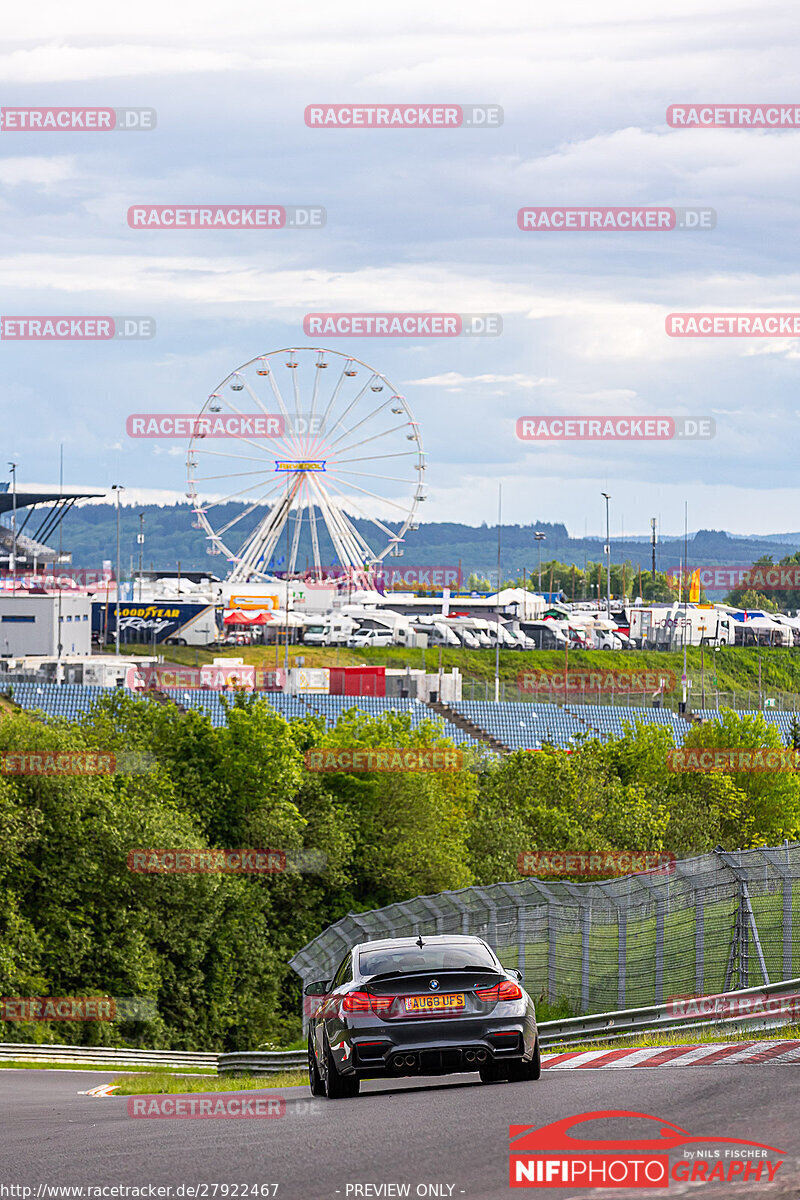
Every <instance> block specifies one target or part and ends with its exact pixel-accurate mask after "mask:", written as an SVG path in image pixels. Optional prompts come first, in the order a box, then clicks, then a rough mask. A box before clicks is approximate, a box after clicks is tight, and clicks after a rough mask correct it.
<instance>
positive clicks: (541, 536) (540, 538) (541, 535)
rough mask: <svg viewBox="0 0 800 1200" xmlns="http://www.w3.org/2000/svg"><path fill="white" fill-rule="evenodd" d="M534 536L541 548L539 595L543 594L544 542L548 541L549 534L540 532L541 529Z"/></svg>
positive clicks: (539, 548)
mask: <svg viewBox="0 0 800 1200" xmlns="http://www.w3.org/2000/svg"><path fill="white" fill-rule="evenodd" d="M533 536H534V540H535V541H536V545H537V548H538V550H539V595H540V596H541V594H542V542H545V541H547V534H546V533H539V531H538V530H537V532H536V533H535V534H534V535H533Z"/></svg>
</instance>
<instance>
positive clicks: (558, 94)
mask: <svg viewBox="0 0 800 1200" xmlns="http://www.w3.org/2000/svg"><path fill="white" fill-rule="evenodd" d="M654 8H655V6H643V5H641V4H640V3H634V2H633V0H630V2H627V0H626V2H617V3H614V2H613V0H609V2H608V3H605V4H602V5H598V4H597V3H596V0H594V2H592V3H588V2H587V3H566V4H563V5H560V6H557V5H533V6H532V5H530V4H529V3H527V2H525V3H522V2H517V3H504V4H500V5H488V4H478V3H475V2H474V0H459V2H458V3H452V2H449V0H444V2H441V0H440V2H439V3H437V4H431V3H430V2H429V0H426V2H425V3H419V2H416V0H411V2H406V3H404V4H403V5H396V6H394V5H393V6H387V5H380V4H375V3H374V0H373V2H371V3H356V2H353V0H349V2H348V0H342V2H340V3H338V4H334V5H332V4H329V3H319V2H318V0H306V3H304V4H302V5H300V6H296V5H295V6H290V5H270V4H264V3H263V2H258V3H256V2H252V3H251V2H249V0H234V3H232V4H226V5H196V4H194V3H192V4H187V3H185V2H182V3H168V4H164V3H162V2H159V3H154V2H153V0H140V2H139V3H138V4H136V5H135V6H124V5H123V6H120V5H109V4H106V3H102V4H101V3H99V2H87V0H83V2H82V0H76V2H72V3H69V4H65V3H64V2H63V0H55V2H52V3H51V2H43V0H33V3H31V4H28V5H24V4H18V5H13V6H7V8H6V10H5V11H4V16H3V25H4V29H3V33H4V44H5V46H4V51H3V53H2V56H1V57H0V84H1V85H2V86H0V97H1V98H2V104H3V105H4V106H14V105H20V106H50V105H52V106H78V105H91V106H105V105H111V106H123V105H124V106H131V107H152V108H155V109H156V110H157V113H158V126H157V129H156V130H155V131H152V132H138V133H130V132H122V131H113V132H88V131H87V132H60V133H55V132H54V133H50V132H30V133H24V132H11V131H8V130H4V131H2V132H0V206H1V207H0V286H2V295H3V303H2V313H3V314H4V315H8V314H12V315H14V314H24V315H32V314H37V315H38V314H42V315H44V314H74V315H88V314H109V315H127V314H136V315H149V316H152V317H153V318H154V319H155V321H156V324H157V336H156V337H155V338H154V339H152V340H150V341H134V342H129V343H125V342H117V341H115V342H110V343H107V344H91V343H79V342H69V343H46V342H30V341H28V342H9V341H7V340H3V341H0V355H2V370H3V393H4V395H3V414H4V423H3V424H4V431H5V435H6V436H5V439H4V440H5V445H6V455H5V456H4V457H7V458H13V459H15V460H16V461H17V462H18V464H19V467H18V480H19V481H20V482H21V483H34V482H35V483H41V484H45V483H52V482H53V481H57V479H58V463H59V445H60V444H61V443H62V442H63V444H64V469H65V482H66V483H67V484H68V485H71V486H98V487H107V486H109V485H110V484H111V483H114V482H120V483H123V484H125V485H126V486H127V487H128V488H129V489H130V491H129V496H134V497H139V498H142V499H143V498H145V496H147V497H148V498H151V499H152V498H155V499H157V498H160V497H163V498H164V499H172V498H183V495H184V492H185V490H186V488H185V466H184V446H183V445H181V446H176V445H175V444H171V443H168V442H142V441H132V440H130V439H129V438H127V436H126V434H125V418H126V416H127V415H128V414H129V413H132V412H142V411H156V412H158V411H164V412H186V413H191V412H196V411H198V410H199V408H200V407H201V406H202V404H203V403H204V402H205V399H206V397H207V395H208V394H209V392H211V391H213V390H214V388H215V387H216V385H217V384H218V383H219V382H220V380H222V379H223V378H224V377H225V376H227V375H228V373H229V372H230V371H231V370H232V369H234V368H235V367H236V366H238V365H239V364H241V363H243V362H246V361H248V360H250V359H252V358H253V357H254V356H255V355H258V354H260V353H264V352H267V351H270V350H275V349H278V348H280V347H284V346H296V345H298V346H299V345H307V344H310V343H311V341H312V339H309V338H307V337H305V335H304V334H303V316H304V315H305V314H306V313H308V312H316V311H348V312H350V311H353V312H373V311H375V312H386V311H401V312H408V311H431V312H459V313H481V312H490V313H499V314H501V315H502V318H503V323H504V329H503V334H502V335H501V336H500V337H495V338H480V337H475V338H457V339H447V338H439V339H420V340H413V339H404V338H352V339H342V338H336V339H331V341H330V345H331V347H332V348H333V349H336V350H338V351H344V352H345V353H352V354H354V355H356V356H358V357H359V358H362V359H364V360H365V361H366V362H368V363H369V364H370V365H372V366H374V367H375V368H376V369H377V370H379V371H380V372H382V373H383V374H385V375H386V376H387V378H388V379H389V380H390V381H391V382H392V383H393V384H394V386H395V387H396V388H397V389H398V390H400V391H401V392H402V393H403V394H404V395H405V396H406V398H407V400H408V402H409V404H410V405H411V407H412V409H413V410H414V414H415V416H416V419H417V420H418V421H419V424H420V428H421V431H422V436H423V439H424V443H425V449H426V451H427V454H428V470H427V484H428V489H429V500H428V501H427V503H426V505H425V506H424V511H423V512H421V513H420V517H421V518H423V519H425V520H450V521H466V522H469V523H472V524H480V523H481V522H482V521H484V520H485V521H487V522H489V523H494V521H495V520H496V514H497V499H498V498H497V492H498V483H502V485H503V515H504V519H505V520H508V521H511V522H528V521H530V520H537V519H538V520H564V521H566V523H567V526H568V528H569V529H570V531H571V532H572V533H574V534H575V535H577V536H582V535H583V534H584V531H588V533H590V534H596V533H599V532H600V531H601V529H602V528H603V523H604V508H603V501H602V498H601V495H600V493H601V492H602V491H606V492H610V493H611V496H612V501H611V511H612V532H613V533H614V534H615V535H618V534H619V533H620V532H621V531H622V530H623V529H624V532H625V534H626V536H627V535H629V534H633V533H644V532H645V531H646V530H647V529H648V526H649V517H650V516H651V515H657V516H658V517H659V518H660V524H661V528H662V529H663V531H664V532H665V533H677V532H680V531H681V530H682V527H683V506H684V500H688V504H689V524H690V527H691V528H693V529H694V528H698V527H716V528H724V529H728V530H730V531H732V532H736V533H755V532H778V531H785V530H795V529H798V528H800V513H798V512H797V506H796V501H797V484H796V478H797V462H796V453H795V443H796V430H797V422H798V414H799V413H800V396H799V395H798V388H797V375H798V368H799V367H800V343H798V341H797V340H792V339H785V340H783V339H763V340H759V339H707V340H706V339H703V340H700V339H698V340H691V341H689V340H680V339H674V338H670V337H668V336H667V335H666V333H665V330H664V320H665V317H666V315H667V314H668V313H669V312H672V311H683V310H700V311H718V312H729V311H736V312H739V311H756V310H758V311H762V310H780V311H789V310H800V267H799V266H798V263H797V260H796V245H797V228H798V217H799V216H800V212H799V210H800V186H798V184H799V183H800V153H798V151H799V150H800V131H793V130H789V129H785V130H779V131H774V132H773V131H748V130H743V129H730V130H725V129H713V130H680V129H672V128H670V127H668V125H667V124H666V109H667V106H668V105H670V104H673V103H680V102H703V101H708V102H713V101H717V102H732V101H735V102H742V103H755V102H764V103H792V104H798V105H800V80H798V79H797V61H798V46H797V42H798V33H797V29H798V17H797V13H796V10H795V9H794V8H793V6H791V5H786V6H783V5H778V4H773V5H771V6H765V7H759V8H754V7H753V6H750V5H748V6H741V7H736V6H734V5H732V4H723V3H716V2H715V0H692V3H688V2H684V0H677V2H676V3H673V4H671V5H670V6H669V8H668V10H666V11H664V12H663V13H659V14H655V15H654V14H653V13H652V12H648V9H651V10H652V9H654ZM445 101H446V102H450V103H461V104H469V103H487V104H499V105H501V106H502V108H503V110H504V123H503V124H502V126H501V127H500V128H491V129H466V128H460V129H448V130H443V129H431V130H419V131H418V130H411V129H386V130H368V129H357V130H344V129H310V128H307V127H306V126H305V124H304V110H305V108H306V106H307V105H309V104H314V103H317V102H324V103H331V104H333V103H347V102H359V103H362V102H363V103H367V102H402V103H416V102H428V103H430V102H445ZM177 203H181V204H250V205H253V204H284V205H302V204H315V205H322V206H324V208H325V209H326V210H327V224H326V226H325V227H324V228H322V229H313V230H289V229H283V230H263V231H262V230H246V231H237V230H224V229H214V230H189V229H182V230H174V231H171V230H163V229H162V230H153V229H146V230H139V229H131V228H129V227H128V225H127V220H126V214H127V210H128V208H129V207H130V206H131V205H136V204H177ZM627 204H638V205H671V206H690V205H697V206H704V207H705V206H710V207H711V208H713V209H714V210H715V211H716V214H717V225H716V228H715V229H714V230H712V231H709V230H698V231H693V232H690V231H685V230H672V231H668V232H636V233H624V232H619V231H615V232H587V233H581V232H575V233H568V232H559V233H555V232H551V233H547V232H538V231H537V232H527V233H524V232H521V231H520V230H519V229H518V228H517V221H516V214H517V210H518V209H519V208H520V207H523V206H526V205H627ZM536 414H547V415H550V414H554V415H557V414H586V415H595V414H596V415H605V414H611V415H637V416H638V415H663V414H666V415H703V416H713V417H714V419H715V421H716V427H717V434H716V437H715V438H714V439H713V440H711V441H705V442H703V441H700V442H695V443H685V442H684V443H679V444H676V443H657V444H651V445H649V446H648V445H646V444H641V443H640V444H636V443H625V442H621V443H616V444H614V445H611V444H609V443H605V444H597V443H595V444H588V443H586V444H578V445H575V444H573V445H571V446H565V445H563V444H562V445H560V446H559V445H558V444H557V443H552V444H550V445H549V446H548V445H536V446H531V445H526V444H524V443H521V442H520V441H518V440H517V437H516V433H515V426H516V419H517V417H519V416H524V415H536ZM7 477H8V476H7V470H6V466H5V463H3V464H2V468H0V478H7Z"/></svg>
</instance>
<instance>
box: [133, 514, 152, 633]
mask: <svg viewBox="0 0 800 1200" xmlns="http://www.w3.org/2000/svg"><path fill="white" fill-rule="evenodd" d="M136 540H137V542H138V543H139V600H140V601H141V599H142V556H143V555H144V513H139V536H138V537H137V539H136ZM154 628H155V627H154Z"/></svg>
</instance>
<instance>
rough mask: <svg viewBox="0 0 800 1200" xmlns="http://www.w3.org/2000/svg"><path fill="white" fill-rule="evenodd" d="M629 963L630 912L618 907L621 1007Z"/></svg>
mask: <svg viewBox="0 0 800 1200" xmlns="http://www.w3.org/2000/svg"><path fill="white" fill-rule="evenodd" d="M627 963H628V914H627V912H626V911H625V909H624V908H617V967H618V971H619V978H618V980H617V1005H618V1006H619V1008H624V1007H625V989H626V986H627V981H626V979H625V968H626V966H627Z"/></svg>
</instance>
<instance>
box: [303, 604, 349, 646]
mask: <svg viewBox="0 0 800 1200" xmlns="http://www.w3.org/2000/svg"><path fill="white" fill-rule="evenodd" d="M309 622H310V623H309V624H308V625H307V626H306V632H305V635H304V637H303V641H304V642H305V643H306V644H307V645H309V646H346V645H347V639H348V638H349V637H350V636H351V635H352V634H353V633H354V632H355V629H356V622H355V621H354V620H353V618H352V617H348V616H347V615H345V614H343V613H339V612H336V611H334V612H330V613H326V614H325V615H324V616H321V617H318V618H313V617H310V618H309Z"/></svg>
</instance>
